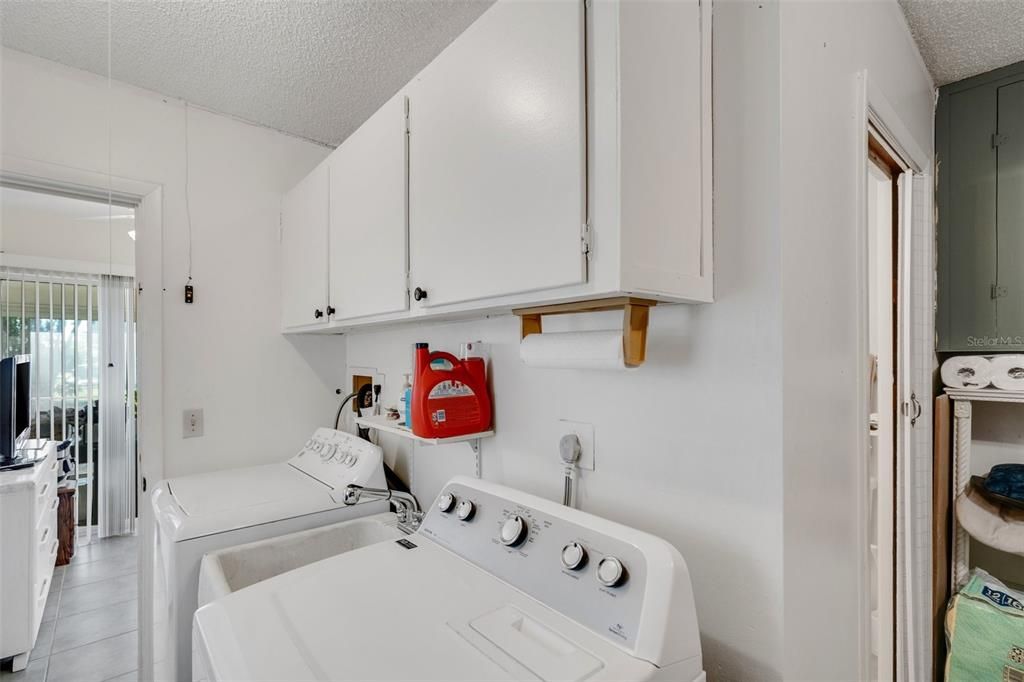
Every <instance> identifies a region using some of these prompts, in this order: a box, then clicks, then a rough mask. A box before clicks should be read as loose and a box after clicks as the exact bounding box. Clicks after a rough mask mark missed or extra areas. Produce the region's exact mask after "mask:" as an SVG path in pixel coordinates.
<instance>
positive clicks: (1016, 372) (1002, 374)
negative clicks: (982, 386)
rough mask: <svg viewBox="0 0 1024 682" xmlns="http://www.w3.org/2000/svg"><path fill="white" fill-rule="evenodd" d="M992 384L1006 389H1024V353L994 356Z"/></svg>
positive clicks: (991, 364)
mask: <svg viewBox="0 0 1024 682" xmlns="http://www.w3.org/2000/svg"><path fill="white" fill-rule="evenodd" d="M990 366H991V368H992V384H993V385H994V386H995V387H996V388H1001V389H1003V390H1004V391H1024V355H997V356H995V357H994V358H992V360H991V363H990Z"/></svg>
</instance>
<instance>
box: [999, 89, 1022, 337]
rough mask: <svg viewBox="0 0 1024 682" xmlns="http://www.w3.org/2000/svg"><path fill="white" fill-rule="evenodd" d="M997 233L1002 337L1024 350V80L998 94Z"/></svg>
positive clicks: (1000, 331) (1001, 90)
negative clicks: (1022, 347) (1023, 264)
mask: <svg viewBox="0 0 1024 682" xmlns="http://www.w3.org/2000/svg"><path fill="white" fill-rule="evenodd" d="M997 93H998V96H997V104H998V107H999V128H998V133H997V137H996V140H995V142H996V144H995V151H996V169H997V170H996V185H997V188H998V189H997V192H996V193H997V196H998V199H997V201H996V222H997V226H996V231H997V234H998V239H999V254H998V259H999V275H998V278H997V279H998V284H999V291H998V297H997V298H996V314H997V318H998V321H999V336H1000V338H1001V339H1002V340H1003V341H1006V340H1007V339H1009V340H1010V341H1012V344H1013V345H1015V346H1024V267H1022V265H1021V264H1022V263H1024V80H1020V81H1018V82H1016V83H1010V84H1008V85H1004V86H1002V87H1000V88H999V89H998V90H997Z"/></svg>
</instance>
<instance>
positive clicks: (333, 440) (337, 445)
mask: <svg viewBox="0 0 1024 682" xmlns="http://www.w3.org/2000/svg"><path fill="white" fill-rule="evenodd" d="M382 462H383V455H382V453H381V449H380V447H379V446H377V445H374V444H373V443H370V442H369V441H365V440H363V439H362V438H359V437H358V436H355V435H353V434H351V433H345V432H344V431H335V430H334V429H327V428H320V429H317V430H316V431H315V432H314V433H313V435H312V436H310V438H309V439H308V440H307V441H306V443H305V444H304V445H303V446H302V449H301V450H300V451H299V453H298V454H297V455H295V456H294V457H292V458H291V460H290V461H289V464H291V465H292V466H293V467H295V468H296V469H299V470H300V471H302V472H303V473H306V474H309V475H310V476H312V477H313V478H315V479H317V480H318V481H320V482H322V483H324V484H326V485H328V486H330V487H331V488H333V489H335V490H338V491H341V490H342V489H344V487H345V486H347V485H348V484H349V483H355V484H357V485H364V486H366V485H368V486H373V485H375V483H374V481H376V480H377V478H376V476H375V475H376V474H377V472H379V471H382ZM381 475H383V474H381Z"/></svg>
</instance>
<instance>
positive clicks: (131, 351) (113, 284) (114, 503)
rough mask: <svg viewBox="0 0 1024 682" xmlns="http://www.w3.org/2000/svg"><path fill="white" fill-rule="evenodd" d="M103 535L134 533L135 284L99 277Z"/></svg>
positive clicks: (100, 495)
mask: <svg viewBox="0 0 1024 682" xmlns="http://www.w3.org/2000/svg"><path fill="white" fill-rule="evenodd" d="M99 294H100V365H101V367H102V375H101V376H102V378H101V381H100V387H101V389H102V390H101V392H100V452H101V453H102V459H103V461H102V463H101V464H102V466H101V468H100V471H99V503H100V504H99V533H100V537H101V538H103V537H107V536H108V535H122V534H125V533H132V532H134V530H135V464H136V461H135V286H134V284H133V283H132V280H131V278H129V277H115V276H110V275H103V276H102V277H101V278H100V288H99Z"/></svg>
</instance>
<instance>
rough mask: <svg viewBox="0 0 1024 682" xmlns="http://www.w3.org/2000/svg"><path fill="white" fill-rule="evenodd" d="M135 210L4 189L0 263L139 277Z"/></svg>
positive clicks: (0, 196)
mask: <svg viewBox="0 0 1024 682" xmlns="http://www.w3.org/2000/svg"><path fill="white" fill-rule="evenodd" d="M134 229H135V210H134V209H131V208H125V207H123V206H112V207H110V215H109V216H108V207H107V205H106V204H100V203H96V202H94V201H86V200H84V199H74V198H71V197H63V196H57V195H55V194H43V193H39V192H30V191H27V190H20V189H12V188H9V187H3V188H0V254H2V256H0V264H2V265H9V266H11V267H24V268H39V269H47V270H62V271H66V272H78V273H91V274H96V273H113V274H118V275H124V276H132V275H134V274H135V240H134V239H132V238H131V237H130V236H129V234H128V233H129V231H130V230H134Z"/></svg>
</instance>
